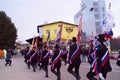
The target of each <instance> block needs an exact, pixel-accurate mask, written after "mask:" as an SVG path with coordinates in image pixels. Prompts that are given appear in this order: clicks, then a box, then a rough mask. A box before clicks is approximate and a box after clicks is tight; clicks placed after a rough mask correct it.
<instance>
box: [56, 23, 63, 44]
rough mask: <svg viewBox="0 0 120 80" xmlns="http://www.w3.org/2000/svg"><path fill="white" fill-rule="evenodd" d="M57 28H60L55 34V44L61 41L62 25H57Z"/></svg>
mask: <svg viewBox="0 0 120 80" xmlns="http://www.w3.org/2000/svg"><path fill="white" fill-rule="evenodd" d="M58 27H60V30H59V32H58V34H57V37H56V38H55V42H56V43H59V42H60V39H61V35H62V24H60V25H58Z"/></svg>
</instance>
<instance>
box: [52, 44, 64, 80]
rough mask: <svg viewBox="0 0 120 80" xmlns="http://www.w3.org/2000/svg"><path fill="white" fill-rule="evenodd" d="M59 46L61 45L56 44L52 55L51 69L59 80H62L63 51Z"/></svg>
mask: <svg viewBox="0 0 120 80" xmlns="http://www.w3.org/2000/svg"><path fill="white" fill-rule="evenodd" d="M59 48H60V47H59V45H58V44H55V46H54V55H53V56H52V60H51V71H52V72H53V73H54V74H55V75H56V76H57V80H61V76H60V75H61V73H60V68H61V56H62V52H61V51H60V49H59Z"/></svg>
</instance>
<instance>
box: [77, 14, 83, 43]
mask: <svg viewBox="0 0 120 80" xmlns="http://www.w3.org/2000/svg"><path fill="white" fill-rule="evenodd" d="M81 35H82V16H81V17H80V22H79V25H78V34H77V42H78V43H80V39H81Z"/></svg>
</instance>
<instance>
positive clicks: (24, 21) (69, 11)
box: [0, 0, 120, 42]
mask: <svg viewBox="0 0 120 80" xmlns="http://www.w3.org/2000/svg"><path fill="white" fill-rule="evenodd" d="M109 2H111V11H112V12H113V14H114V19H115V25H116V26H115V28H113V32H114V37H117V36H120V9H119V8H120V5H119V3H120V0H106V6H107V7H108V4H109ZM80 3H81V0H0V11H4V12H5V13H6V14H7V16H9V17H10V18H11V20H12V22H13V23H14V24H15V26H16V28H17V31H18V39H17V40H20V41H22V42H25V40H26V39H29V38H32V37H34V36H38V35H39V34H38V33H37V26H38V25H42V24H44V23H45V22H47V23H52V22H55V21H65V22H68V23H74V15H75V14H76V13H77V12H78V11H79V10H80Z"/></svg>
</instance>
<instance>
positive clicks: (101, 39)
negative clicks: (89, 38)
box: [97, 34, 106, 42]
mask: <svg viewBox="0 0 120 80" xmlns="http://www.w3.org/2000/svg"><path fill="white" fill-rule="evenodd" d="M97 40H98V41H99V42H105V41H106V40H105V36H104V34H99V35H98V37H97Z"/></svg>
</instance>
